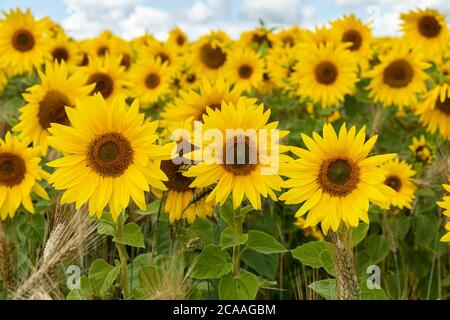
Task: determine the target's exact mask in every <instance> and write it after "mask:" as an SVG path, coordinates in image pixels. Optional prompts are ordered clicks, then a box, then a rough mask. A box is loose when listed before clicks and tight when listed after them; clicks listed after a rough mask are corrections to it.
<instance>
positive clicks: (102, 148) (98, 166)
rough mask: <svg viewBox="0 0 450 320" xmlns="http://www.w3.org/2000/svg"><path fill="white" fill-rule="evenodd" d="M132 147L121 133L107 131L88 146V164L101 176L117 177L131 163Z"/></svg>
mask: <svg viewBox="0 0 450 320" xmlns="http://www.w3.org/2000/svg"><path fill="white" fill-rule="evenodd" d="M133 154H134V152H133V149H132V148H131V144H130V142H129V141H128V139H127V138H125V137H124V136H123V135H122V134H121V133H118V132H109V133H106V134H103V135H101V136H99V137H97V138H96V139H94V140H93V141H92V142H91V143H90V145H89V147H88V155H87V157H88V166H89V167H91V168H92V169H93V170H94V171H96V172H97V173H98V174H99V175H101V176H103V177H119V176H121V175H122V174H123V173H124V172H125V171H126V170H127V169H128V167H129V166H130V165H131V164H132V163H133Z"/></svg>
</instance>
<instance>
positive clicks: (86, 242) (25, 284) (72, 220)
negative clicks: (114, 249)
mask: <svg viewBox="0 0 450 320" xmlns="http://www.w3.org/2000/svg"><path fill="white" fill-rule="evenodd" d="M97 225H98V223H97V221H96V220H93V219H91V218H90V217H89V215H88V214H87V212H86V209H85V208H81V209H78V210H75V209H74V208H73V207H71V206H56V208H55V214H54V224H53V228H52V231H51V232H50V235H49V237H48V239H47V241H46V244H45V247H44V250H43V254H42V256H41V258H40V260H39V263H38V265H37V266H36V267H34V268H32V271H31V272H30V274H29V276H28V277H27V278H25V279H24V280H23V281H22V282H21V284H20V285H19V288H18V289H17V290H16V292H15V293H14V295H13V298H14V299H31V298H33V297H34V298H36V297H42V298H44V297H47V298H48V297H51V298H55V299H58V298H61V294H60V293H59V292H58V284H59V283H60V281H61V279H63V278H64V275H65V270H64V268H59V270H58V268H57V267H58V266H59V265H61V264H63V263H65V264H66V265H67V264H68V263H70V262H71V261H73V260H74V259H75V258H76V257H77V256H79V255H83V254H85V253H86V252H88V251H89V250H90V249H92V248H93V247H94V245H95V244H96V242H97V240H98V239H99V237H98V234H97V232H96V231H97ZM61 269H62V270H61Z"/></svg>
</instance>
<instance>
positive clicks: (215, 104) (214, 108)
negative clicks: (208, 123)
mask: <svg viewBox="0 0 450 320" xmlns="http://www.w3.org/2000/svg"><path fill="white" fill-rule="evenodd" d="M207 107H210V108H211V109H212V110H213V111H214V110H216V109H220V108H221V107H222V104H221V103H220V102H218V103H211V104H209V105H207V106H205V110H203V112H202V113H201V114H200V115H199V117H198V119H197V120H199V121H203V115H204V114H206V115H207V114H208V112H207Z"/></svg>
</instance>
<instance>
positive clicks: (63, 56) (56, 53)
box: [52, 47, 69, 63]
mask: <svg viewBox="0 0 450 320" xmlns="http://www.w3.org/2000/svg"><path fill="white" fill-rule="evenodd" d="M52 57H53V60H56V61H58V63H61V61H67V60H69V52H68V51H67V49H66V48H64V47H58V48H55V49H53V51H52Z"/></svg>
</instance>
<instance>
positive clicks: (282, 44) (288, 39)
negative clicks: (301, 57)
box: [271, 26, 303, 48]
mask: <svg viewBox="0 0 450 320" xmlns="http://www.w3.org/2000/svg"><path fill="white" fill-rule="evenodd" d="M302 31H303V30H302V29H300V27H299V26H292V27H291V28H288V29H281V30H279V31H278V32H276V33H275V34H273V36H272V37H271V39H272V43H273V48H290V47H294V46H295V45H296V44H298V43H300V41H301V36H302Z"/></svg>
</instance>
